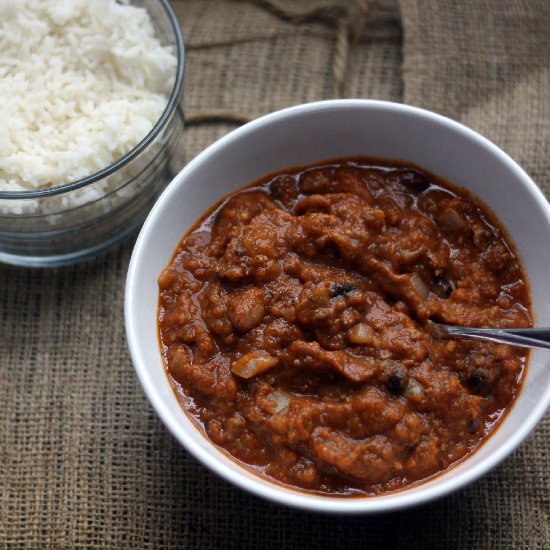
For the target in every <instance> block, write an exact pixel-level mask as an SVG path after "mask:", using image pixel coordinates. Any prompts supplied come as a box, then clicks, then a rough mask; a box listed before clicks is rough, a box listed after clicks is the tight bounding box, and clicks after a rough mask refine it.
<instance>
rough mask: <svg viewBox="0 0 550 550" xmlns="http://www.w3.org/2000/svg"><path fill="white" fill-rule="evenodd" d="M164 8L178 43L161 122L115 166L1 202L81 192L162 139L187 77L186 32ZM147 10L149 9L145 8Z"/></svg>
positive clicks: (164, 0)
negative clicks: (76, 190)
mask: <svg viewBox="0 0 550 550" xmlns="http://www.w3.org/2000/svg"><path fill="white" fill-rule="evenodd" d="M158 2H159V3H160V5H161V6H162V8H163V9H164V11H165V13H166V15H167V16H168V20H169V22H170V26H171V27H172V30H173V32H174V38H175V42H176V58H177V66H176V75H175V79H174V86H173V87H172V91H171V93H170V97H169V98H168V102H167V104H166V107H165V108H164V111H163V112H162V114H161V116H160V118H159V119H158V120H157V122H156V123H155V125H154V126H153V128H152V129H151V130H150V131H149V133H148V134H147V135H146V136H145V137H144V138H143V139H142V140H141V141H140V142H139V143H138V144H137V145H136V146H135V147H133V148H132V149H131V150H130V151H128V152H127V153H126V154H125V155H123V156H122V157H120V158H119V159H117V160H116V161H115V162H113V163H112V164H109V165H108V166H106V167H105V168H103V169H101V170H99V171H98V172H94V173H93V174H90V175H89V176H86V177H85V178H80V179H78V180H75V181H72V182H69V183H63V184H61V185H56V186H54V187H51V188H47V189H33V190H29V191H0V200H20V199H37V198H43V197H52V196H55V195H60V194H63V193H67V192H69V191H74V190H75V189H81V188H82V187H86V186H87V185H90V184H92V183H95V182H97V181H100V180H102V179H104V178H106V177H108V176H110V175H112V174H114V173H115V172H116V171H117V170H119V169H120V168H122V167H123V166H125V165H126V164H128V163H129V162H130V161H131V160H133V159H134V158H136V157H137V156H139V155H140V154H141V153H142V152H143V151H144V150H145V149H147V147H148V146H149V145H150V144H151V142H152V141H154V139H155V138H156V137H157V136H158V134H159V133H160V132H161V130H162V129H163V128H164V127H165V126H166V125H167V123H168V122H169V121H170V119H171V118H172V116H173V114H174V112H175V111H176V108H177V107H178V105H179V101H180V97H181V94H182V92H183V75H184V72H185V45H184V40H183V31H182V29H181V27H180V24H179V21H178V18H177V16H176V14H175V12H174V10H173V9H172V7H171V5H170V3H169V0H158ZM144 9H147V8H146V7H145V6H144Z"/></svg>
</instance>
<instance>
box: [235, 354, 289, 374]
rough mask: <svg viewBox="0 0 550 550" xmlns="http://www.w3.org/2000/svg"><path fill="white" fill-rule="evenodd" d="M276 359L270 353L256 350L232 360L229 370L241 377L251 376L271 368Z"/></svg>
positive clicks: (276, 361)
mask: <svg viewBox="0 0 550 550" xmlns="http://www.w3.org/2000/svg"><path fill="white" fill-rule="evenodd" d="M278 361H279V360H278V359H277V358H276V357H272V356H271V355H267V354H262V353H257V352H252V353H247V354H246V355H243V356H242V357H241V358H240V359H237V360H236V361H233V363H232V365H231V372H232V373H233V374H236V375H237V376H240V377H241V378H252V377H253V376H258V374H262V373H263V372H265V371H267V370H269V369H272V368H273V367H274V366H275V365H276V364H277V363H278Z"/></svg>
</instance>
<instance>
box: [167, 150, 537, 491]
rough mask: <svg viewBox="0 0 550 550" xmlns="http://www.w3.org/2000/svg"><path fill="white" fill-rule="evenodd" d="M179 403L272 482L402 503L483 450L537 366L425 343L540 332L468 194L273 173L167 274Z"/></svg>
mask: <svg viewBox="0 0 550 550" xmlns="http://www.w3.org/2000/svg"><path fill="white" fill-rule="evenodd" d="M159 287H160V307H159V334H160V340H161V346H162V352H163V355H164V358H165V361H166V365H167V370H168V374H169V378H170V381H171V383H172V385H173V387H174V389H175V391H176V393H177V395H178V397H179V399H180V401H181V404H182V406H183V407H184V408H185V409H186V410H187V411H188V413H189V414H190V415H191V416H192V417H193V418H194V419H195V420H196V421H197V423H198V425H199V427H200V429H201V430H204V433H205V434H206V435H207V436H208V438H210V439H211V440H212V441H213V442H214V443H215V444H216V445H218V446H219V447H221V448H222V449H224V450H225V451H227V452H228V453H229V454H230V455H232V456H233V457H234V458H236V459H237V460H239V461H240V462H242V463H244V464H245V465H248V467H250V468H251V469H253V470H254V471H256V472H257V473H259V474H260V475H264V476H267V477H269V478H271V479H272V480H275V481H277V482H280V483H282V484H284V485H287V486H291V487H294V488H300V489H305V490H309V491H314V492H317V493H325V494H327V493H328V494H336V495H374V494H380V493H384V492H388V491H394V490H398V489H401V488H403V487H406V486H408V485H410V484H413V483H416V482H418V481H420V480H424V479H426V478H428V477H431V476H433V475H436V474H438V473H440V472H442V471H444V470H446V469H447V468H449V467H450V466H451V465H452V464H454V463H456V462H457V461H458V460H460V459H462V458H464V457H465V456H467V455H468V454H469V453H472V452H473V451H474V450H475V449H476V448H477V447H478V446H479V445H480V443H481V442H482V441H483V440H484V439H486V438H487V437H488V435H489V434H490V432H491V431H492V430H493V429H494V428H495V426H496V424H497V423H498V422H499V419H501V417H502V416H503V414H504V413H505V411H506V410H507V409H508V408H509V407H510V406H511V404H512V402H513V400H514V397H515V395H516V394H517V392H518V390H519V386H520V382H521V380H522V374H523V371H524V369H525V365H526V358H527V355H526V353H525V352H522V351H521V350H518V349H516V348H512V347H509V346H505V345H497V344H490V343H479V342H472V341H459V340H456V341H455V340H438V339H435V338H432V337H431V336H430V333H429V330H428V328H427V325H426V322H427V320H428V319H433V320H438V321H443V322H446V323H451V324H458V325H469V326H493V327H506V326H514V327H528V326H530V325H531V318H530V314H529V298H528V291H527V285H526V281H525V277H524V275H523V272H522V268H521V266H520V264H519V262H518V259H517V257H516V255H515V254H514V252H513V248H512V247H511V245H510V243H509V242H508V241H507V239H506V237H505V233H504V231H503V230H502V228H501V227H500V226H499V224H498V223H497V221H496V220H495V219H494V217H493V216H492V215H491V214H490V213H489V212H488V211H487V209H486V208H485V207H483V206H482V205H481V204H480V203H479V202H477V201H475V200H474V199H473V198H472V197H471V196H469V195H468V194H467V193H466V192H464V191H459V190H458V189H456V188H454V187H452V186H451V185H449V184H448V183H446V182H443V181H441V180H440V179H438V178H436V177H434V176H433V175H431V174H428V173H426V172H423V171H422V170H420V169H418V168H416V167H411V166H409V167H406V166H402V165H400V164H397V163H388V162H385V161H381V160H378V159H376V160H375V159H367V158H360V159H353V160H339V161H331V162H328V163H326V164H322V165H318V166H310V167H301V168H294V169H289V170H286V171H284V172H281V173H278V174H275V175H270V176H268V177H266V178H264V179H262V180H260V181H257V182H255V183H253V184H252V185H250V186H248V187H246V188H243V189H241V190H239V191H237V192H235V193H233V194H231V195H229V196H228V197H226V198H225V199H224V200H223V201H222V202H221V203H220V204H219V205H217V206H216V207H215V208H213V209H212V211H210V212H209V213H207V215H206V216H205V217H204V218H203V219H202V220H200V221H199V222H198V223H197V224H196V225H195V226H194V227H193V229H192V230H191V231H190V232H189V233H188V234H187V235H186V236H185V237H184V238H183V240H182V241H181V243H180V244H179V246H178V248H177V250H176V252H175V254H174V257H173V260H172V261H171V263H170V265H168V266H167V267H166V268H165V269H164V271H163V272H162V273H161V274H160V277H159Z"/></svg>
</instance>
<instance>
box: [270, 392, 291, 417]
mask: <svg viewBox="0 0 550 550" xmlns="http://www.w3.org/2000/svg"><path fill="white" fill-rule="evenodd" d="M267 399H269V401H271V402H272V403H273V409H272V410H271V413H272V414H277V413H280V412H281V411H283V410H285V409H286V408H287V407H288V405H289V403H290V394H289V393H287V392H286V391H283V390H274V391H272V392H271V393H270V394H269V395H268V396H267Z"/></svg>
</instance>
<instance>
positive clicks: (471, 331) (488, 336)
mask: <svg viewBox="0 0 550 550" xmlns="http://www.w3.org/2000/svg"><path fill="white" fill-rule="evenodd" d="M430 326H431V328H432V334H433V335H434V336H437V337H439V338H467V339H469V340H483V341H487V342H496V343H498V344H509V345H511V346H519V347H523V348H536V349H546V350H550V328H470V327H457V326H450V325H442V324H439V323H434V322H430Z"/></svg>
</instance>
